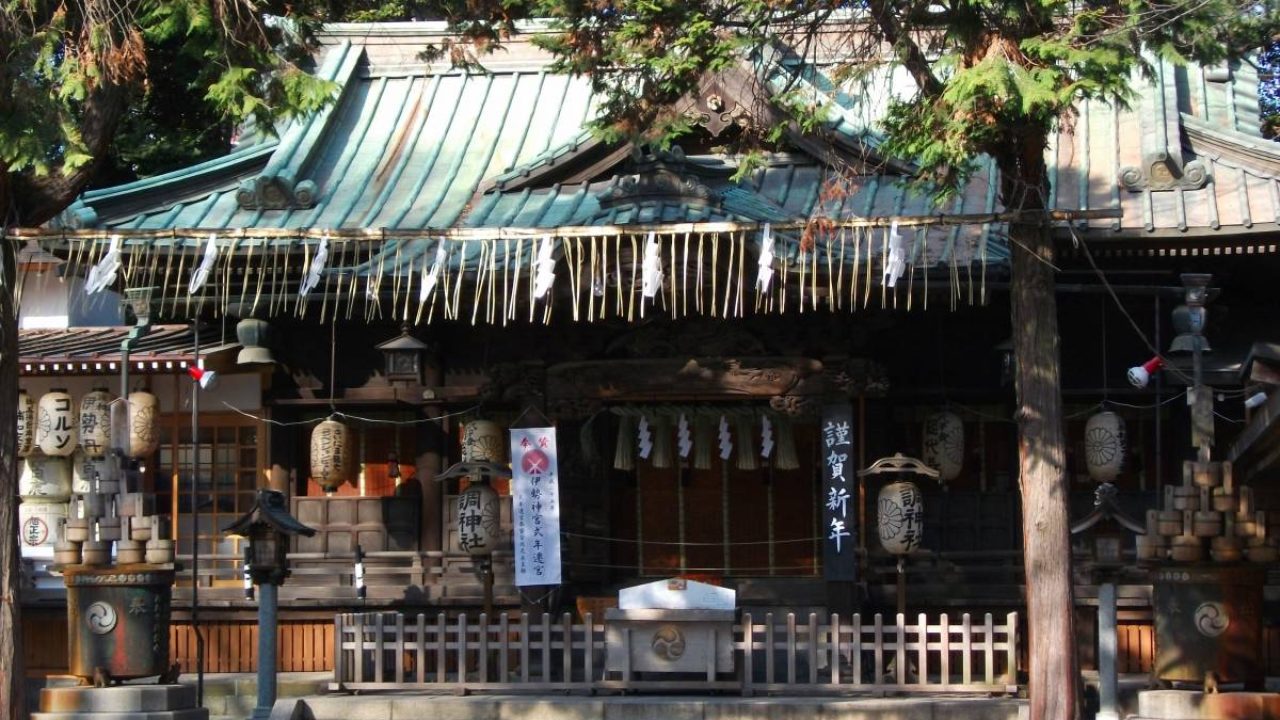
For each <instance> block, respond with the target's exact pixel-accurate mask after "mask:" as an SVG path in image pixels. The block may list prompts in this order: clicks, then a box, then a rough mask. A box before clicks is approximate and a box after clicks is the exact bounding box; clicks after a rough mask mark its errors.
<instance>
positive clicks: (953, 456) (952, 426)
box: [922, 412, 964, 482]
mask: <svg viewBox="0 0 1280 720" xmlns="http://www.w3.org/2000/svg"><path fill="white" fill-rule="evenodd" d="M922 459H923V460H924V462H925V464H926V465H928V466H929V467H931V468H933V469H935V470H937V471H938V477H939V479H940V480H942V482H947V481H950V480H955V479H956V478H957V477H959V475H960V471H961V470H962V469H963V468H964V422H963V421H962V420H960V416H958V415H956V414H955V413H953V412H939V413H934V414H932V415H930V416H929V417H928V419H926V420H925V423H924V453H923V457H922Z"/></svg>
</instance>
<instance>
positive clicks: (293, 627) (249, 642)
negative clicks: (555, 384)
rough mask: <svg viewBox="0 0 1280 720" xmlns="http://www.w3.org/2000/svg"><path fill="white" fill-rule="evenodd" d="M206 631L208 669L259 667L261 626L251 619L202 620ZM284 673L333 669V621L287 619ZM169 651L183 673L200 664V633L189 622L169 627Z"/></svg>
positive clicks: (281, 646) (280, 648)
mask: <svg viewBox="0 0 1280 720" xmlns="http://www.w3.org/2000/svg"><path fill="white" fill-rule="evenodd" d="M200 626H201V629H202V630H203V631H204V646H205V663H204V670H205V672H210V673H223V672H254V671H256V670H257V669H258V663H257V655H258V625H257V623H256V622H250V621H247V620H220V621H216V622H208V623H203V622H202V623H201V624H200ZM276 647H277V652H278V654H279V658H280V672H320V671H328V670H332V669H333V621H332V620H285V621H282V622H281V623H280V636H279V638H278V641H277V645H276ZM169 651H170V654H171V655H172V657H173V659H174V661H175V662H180V663H182V670H183V672H194V671H195V667H196V634H195V631H194V630H193V629H192V627H191V625H190V624H189V623H174V625H173V626H172V627H170V628H169Z"/></svg>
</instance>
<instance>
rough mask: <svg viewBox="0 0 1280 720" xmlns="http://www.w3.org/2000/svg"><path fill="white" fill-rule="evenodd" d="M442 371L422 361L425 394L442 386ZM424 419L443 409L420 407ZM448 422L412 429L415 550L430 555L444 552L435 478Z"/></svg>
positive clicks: (440, 490)
mask: <svg viewBox="0 0 1280 720" xmlns="http://www.w3.org/2000/svg"><path fill="white" fill-rule="evenodd" d="M443 380H444V371H443V369H442V368H441V367H440V362H439V359H438V358H436V357H431V356H428V357H426V358H423V387H424V388H426V390H427V392H431V391H433V390H434V389H436V388H438V387H440V386H441V385H443V384H444V382H443ZM422 412H423V413H424V416H425V417H440V416H441V415H443V414H444V409H443V408H442V407H441V406H440V405H435V404H431V403H428V404H426V405H424V406H423V408H422ZM447 423H448V421H447V420H437V421H433V422H424V423H419V424H417V425H415V426H414V427H416V428H417V437H416V438H414V447H415V448H416V451H417V457H416V458H414V466H415V474H416V476H417V478H418V484H419V486H421V488H422V517H421V518H420V521H419V525H418V533H419V535H418V549H419V550H420V551H421V552H433V551H439V550H442V549H444V532H445V529H444V526H443V522H442V519H443V517H444V487H442V484H441V483H438V482H436V479H435V478H436V475H437V474H439V473H440V471H441V469H442V468H441V463H442V461H443V458H444V456H445V453H446V452H447V449H446V447H447V446H446V445H445V438H446V437H447V436H448V432H447V429H448V425H447Z"/></svg>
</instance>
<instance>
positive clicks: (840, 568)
mask: <svg viewBox="0 0 1280 720" xmlns="http://www.w3.org/2000/svg"><path fill="white" fill-rule="evenodd" d="M818 448H819V450H820V452H821V463H820V465H819V467H820V468H821V472H822V497H821V502H822V534H823V537H824V538H825V539H824V540H823V547H822V567H823V575H824V577H826V579H827V580H848V581H852V580H855V579H857V578H856V575H857V569H858V559H857V549H858V484H857V480H856V473H855V472H854V463H855V462H856V460H855V455H854V452H853V407H852V406H851V405H827V406H825V407H823V408H822V432H821V434H820V435H819V437H818Z"/></svg>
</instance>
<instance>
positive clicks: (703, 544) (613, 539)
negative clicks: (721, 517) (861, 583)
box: [560, 530, 826, 547]
mask: <svg viewBox="0 0 1280 720" xmlns="http://www.w3.org/2000/svg"><path fill="white" fill-rule="evenodd" d="M560 535H562V536H563V537H566V538H580V539H583V540H595V541H598V542H612V543H628V544H631V545H671V546H685V547H724V546H725V545H733V546H742V545H780V544H782V543H812V542H818V541H819V540H825V539H826V538H825V537H806V538H792V539H790V540H744V541H742V542H690V541H685V542H680V541H675V540H639V539H635V538H616V537H609V536H607V535H583V534H581V533H574V532H566V531H564V530H561V531H560Z"/></svg>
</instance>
